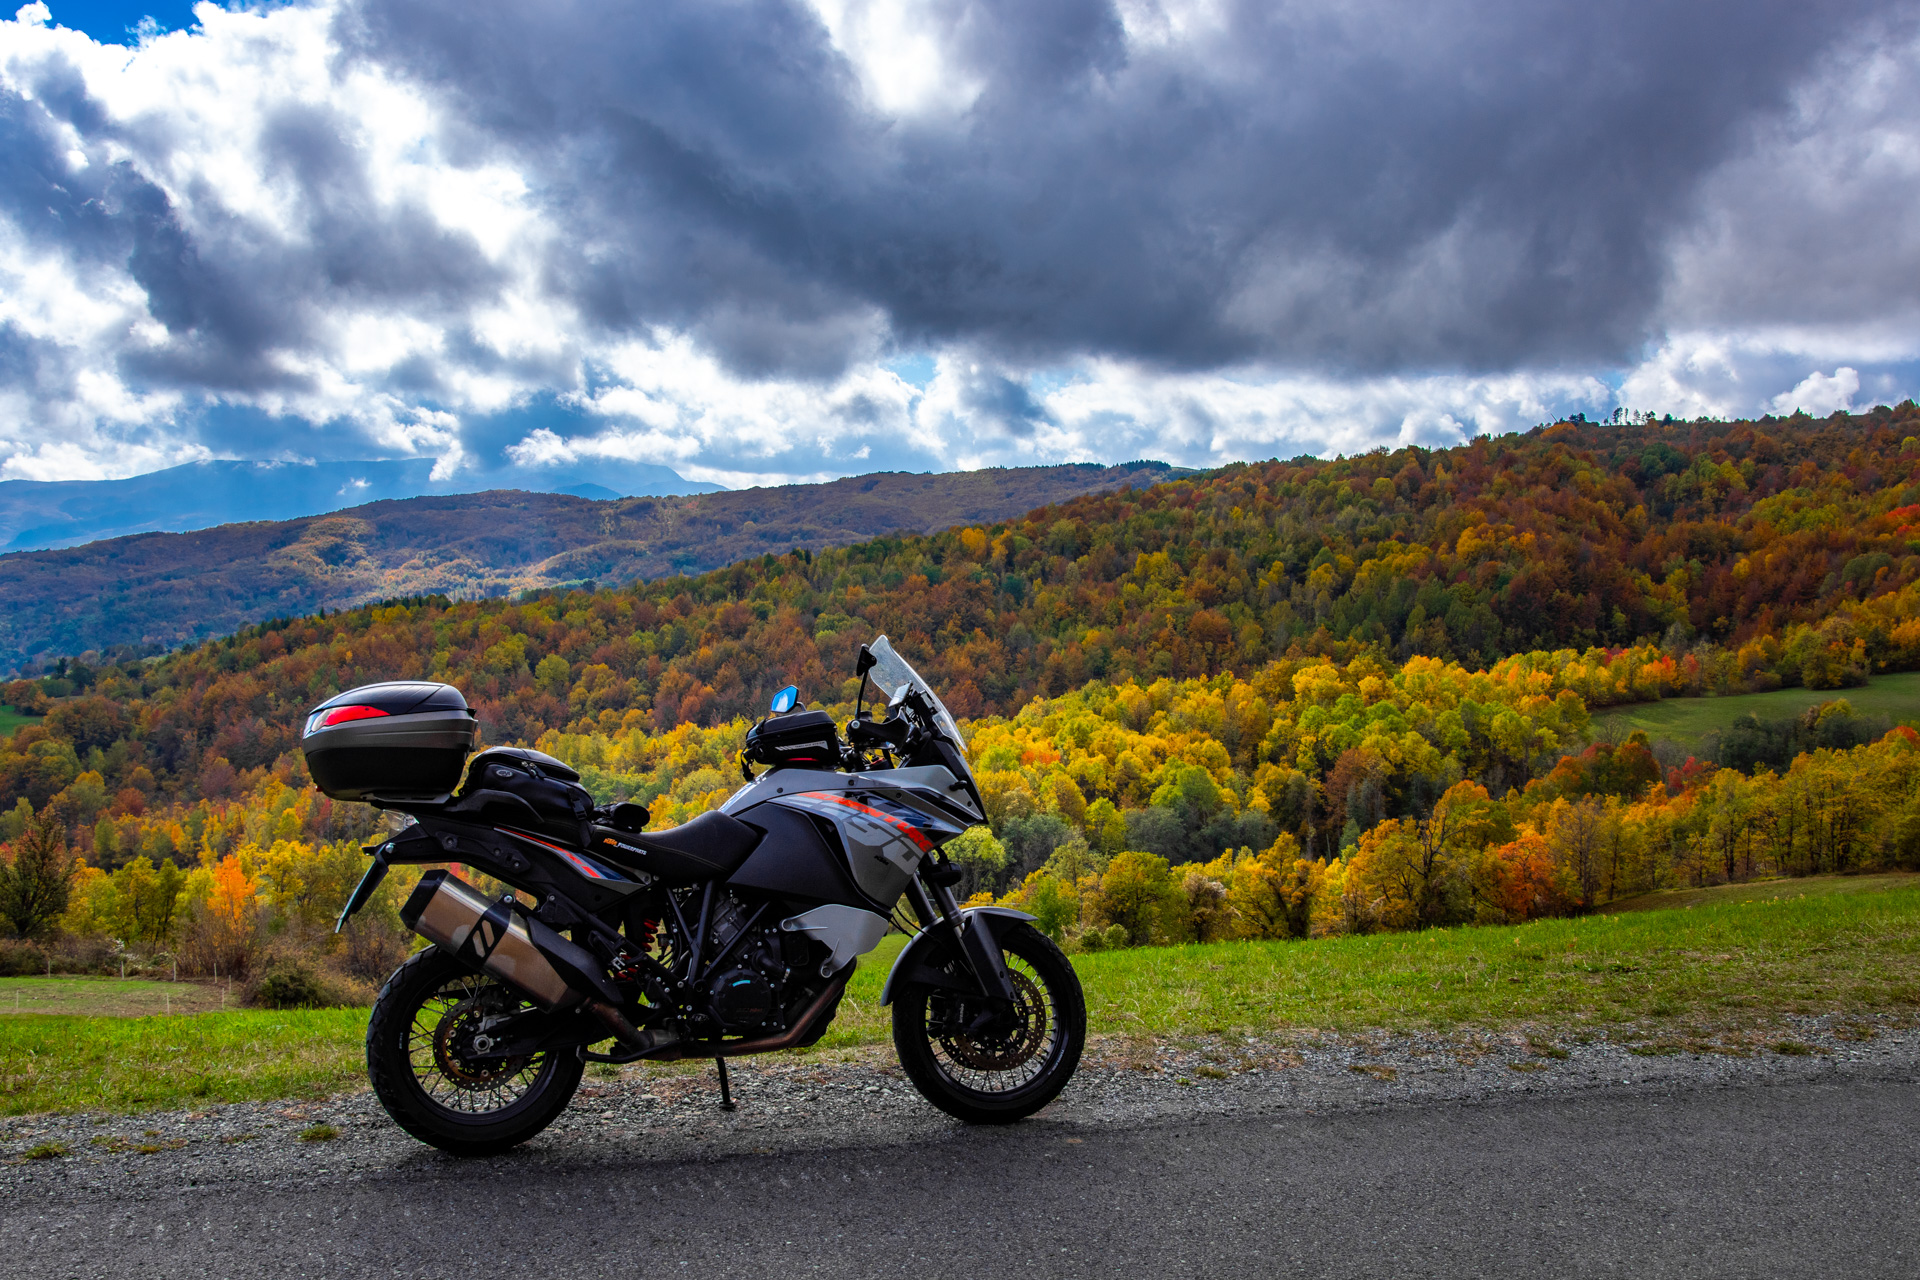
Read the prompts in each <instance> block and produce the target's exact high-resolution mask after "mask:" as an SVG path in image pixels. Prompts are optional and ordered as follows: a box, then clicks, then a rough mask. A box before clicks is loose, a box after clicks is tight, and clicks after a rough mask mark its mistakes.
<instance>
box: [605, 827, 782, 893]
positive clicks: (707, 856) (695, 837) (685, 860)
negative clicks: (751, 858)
mask: <svg viewBox="0 0 1920 1280" xmlns="http://www.w3.org/2000/svg"><path fill="white" fill-rule="evenodd" d="M759 842H760V833H759V832H758V831H755V830H754V829H753V828H752V827H749V826H748V825H746V824H745V823H744V822H738V821H735V820H734V819H732V818H729V817H728V816H727V815H726V814H724V813H721V812H719V811H718V810H713V811H710V812H707V813H703V814H701V815H700V816H699V817H697V818H695V819H693V821H691V822H684V823H682V824H680V825H679V826H677V827H667V828H665V829H664V830H661V831H620V830H616V829H615V828H613V827H604V826H601V825H599V824H598V823H596V824H595V825H594V828H593V851H594V853H596V854H598V855H599V856H600V857H602V858H605V859H606V860H607V861H609V862H612V863H614V864H616V865H618V866H622V867H626V868H628V869H629V870H633V871H644V872H646V873H647V874H648V875H651V876H654V877H656V878H658V879H659V880H661V881H663V882H665V883H667V884H670V885H681V884H698V883H699V882H700V881H702V880H717V879H721V878H723V877H725V876H729V875H731V874H733V872H734V871H735V870H737V869H738V868H739V866H740V864H741V863H743V862H745V861H746V860H747V855H748V854H750V853H752V852H753V847H754V846H755V845H756V844H758V843H759Z"/></svg>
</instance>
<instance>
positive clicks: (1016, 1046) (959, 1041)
mask: <svg viewBox="0 0 1920 1280" xmlns="http://www.w3.org/2000/svg"><path fill="white" fill-rule="evenodd" d="M1007 976H1008V977H1009V978H1011V979H1012V980H1013V1008H1012V1010H1010V1011H1009V1013H1008V1015H1007V1017H1006V1019H1005V1021H1003V1022H1002V1023H1001V1024H1000V1025H999V1026H996V1027H991V1028H989V1029H987V1030H985V1031H981V1032H976V1033H973V1034H969V1035H955V1036H943V1037H941V1040H940V1044H941V1046H942V1047H944V1048H945V1049H946V1051H947V1054H948V1055H949V1056H950V1057H951V1058H952V1059H953V1060H954V1061H955V1062H957V1063H959V1064H960V1065H961V1066H963V1067H966V1068H968V1069H969V1070H972V1071H1011V1070H1013V1069H1014V1068H1015V1067H1017V1066H1019V1065H1021V1064H1022V1063H1024V1062H1026V1061H1027V1059H1029V1058H1031V1057H1033V1055H1034V1054H1036V1053H1038V1052H1039V1051H1040V1046H1041V1045H1042V1044H1043V1043H1045V1041H1046V1038H1047V1003H1046V999H1045V997H1043V996H1042V995H1041V993H1040V988H1039V987H1038V986H1037V985H1036V984H1035V983H1034V981H1033V979H1032V978H1029V977H1028V976H1027V975H1026V974H1024V973H1022V972H1020V971H1019V970H1018V969H1009V970H1008V971H1007Z"/></svg>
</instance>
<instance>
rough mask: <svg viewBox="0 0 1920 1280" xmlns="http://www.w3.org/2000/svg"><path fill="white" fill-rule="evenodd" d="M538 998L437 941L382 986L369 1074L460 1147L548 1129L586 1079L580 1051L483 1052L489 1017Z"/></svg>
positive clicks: (390, 1109)
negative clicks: (476, 969)
mask: <svg viewBox="0 0 1920 1280" xmlns="http://www.w3.org/2000/svg"><path fill="white" fill-rule="evenodd" d="M531 1007H532V1006H531V1005H530V1004H529V1003H528V1002H527V1001H526V1000H525V999H524V998H522V997H521V996H520V995H519V994H518V993H517V992H515V991H513V990H512V989H511V988H509V987H505V986H502V985H501V984H500V983H498V982H496V981H494V980H493V979H492V978H490V977H487V976H486V975H485V974H476V973H473V972H471V971H470V970H468V969H467V968H466V967H465V966H464V965H462V964H460V963H458V962H457V961H455V960H454V959H453V958H452V957H451V956H448V955H446V954H445V953H444V952H442V951H439V950H438V949H435V950H431V951H423V952H421V953H420V954H419V955H417V956H414V957H413V958H412V959H410V960H408V961H407V962H406V963H405V964H403V965H401V966H400V967H399V969H397V970H395V971H394V974H393V976H392V977H391V978H388V979H387V984H386V986H384V987H382V988H381V989H380V994H379V996H377V997H376V998H375V999H374V1002H373V1017H372V1019H371V1020H370V1021H369V1022H368V1024H367V1075H368V1078H369V1079H371V1080H372V1082H373V1091H374V1093H375V1095H376V1096H378V1097H379V1099H380V1105H381V1106H383V1107H385V1108H386V1109H387V1114H388V1115H390V1116H392V1117H393V1119H394V1123H396V1124H398V1125H399V1126H400V1127H401V1128H402V1129H405V1130H406V1131H407V1132H408V1133H410V1134H412V1135H413V1136H414V1137H416V1138H418V1139H420V1141H422V1142H425V1143H429V1144H431V1145H432V1146H436V1147H438V1148H440V1149H441V1150H442V1151H446V1152H450V1153H452V1154H454V1155H461V1156H482V1155H492V1154H494V1153H495V1152H499V1151H505V1150H507V1149H508V1148H509V1147H515V1146H518V1145H520V1144H521V1143H522V1142H525V1141H526V1140H527V1139H528V1138H531V1137H532V1136H533V1135H534V1134H536V1133H539V1132H540V1131H541V1130H542V1129H544V1128H546V1127H547V1126H548V1125H549V1124H551V1123H553V1120H554V1117H556V1116H558V1115H559V1114H560V1113H561V1112H562V1111H564V1110H566V1107H567V1103H568V1102H570V1101H571V1100H572V1099H573V1091H574V1090H575V1089H577V1088H578V1087H579V1086H580V1076H581V1073H582V1072H584V1071H585V1070H586V1064H585V1063H584V1062H582V1061H581V1060H580V1056H579V1055H578V1054H577V1053H575V1052H574V1051H572V1050H571V1049H562V1050H555V1051H551V1052H548V1053H541V1054H535V1055H533V1056H531V1057H524V1058H486V1057H481V1056H479V1050H480V1048H481V1047H482V1046H484V1045H485V1043H486V1039H485V1037H486V1029H487V1027H488V1026H490V1025H492V1024H493V1022H494V1021H495V1020H497V1019H498V1018H500V1017H503V1016H505V1015H508V1014H513V1013H519V1012H521V1011H522V1010H525V1009H529V1008H531Z"/></svg>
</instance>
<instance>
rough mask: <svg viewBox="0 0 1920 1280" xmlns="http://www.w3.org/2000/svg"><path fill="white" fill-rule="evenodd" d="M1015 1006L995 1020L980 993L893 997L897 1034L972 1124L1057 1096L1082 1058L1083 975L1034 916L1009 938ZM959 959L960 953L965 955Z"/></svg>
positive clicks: (950, 1106)
mask: <svg viewBox="0 0 1920 1280" xmlns="http://www.w3.org/2000/svg"><path fill="white" fill-rule="evenodd" d="M1000 951H1001V955H1002V956H1003V957H1004V958H1005V959H1006V964H1007V973H1008V976H1009V977H1011V978H1012V979H1013V992H1014V1001H1013V1007H1012V1009H1011V1010H1006V1011H1003V1012H1001V1013H1000V1015H999V1016H998V1017H996V1018H993V1019H991V1020H988V1019H986V1018H984V1017H983V1015H985V1014H987V1013H988V1012H989V1010H988V1008H987V1006H986V1005H985V1004H984V1002H982V1001H981V1000H980V999H979V998H978V997H973V996H962V995H958V994H955V993H953V992H950V991H930V990H928V989H926V988H924V987H922V988H917V989H913V990H908V991H902V992H900V993H899V994H897V995H896V996H895V997H894V1001H893V1044H894V1048H895V1049H896V1050H897V1051H898V1052H899V1054H900V1065H901V1066H902V1067H903V1068H905V1070H906V1073H907V1078H908V1079H910V1080H912V1081H913V1084H914V1087H915V1088H916V1089H918V1090H920V1092H921V1094H922V1095H923V1096H925V1098H926V1099H927V1101H928V1102H931V1103H932V1104H933V1105H934V1106H936V1107H939V1108H940V1109H941V1110H942V1111H944V1112H946V1113H947V1114H948V1115H950V1116H955V1117H957V1118H959V1119H961V1120H964V1121H966V1122H967V1123H968V1124H1009V1123H1011V1122H1013V1121H1015V1120H1024V1119H1025V1118H1026V1117H1028V1116H1030V1115H1032V1114H1033V1113H1034V1112H1036V1111H1038V1110H1039V1109H1040V1108H1042V1107H1044V1106H1046V1105H1047V1104H1048V1103H1049V1102H1052V1101H1053V1100H1054V1098H1055V1097H1057V1096H1058V1095H1059V1093H1060V1090H1062V1089H1064V1088H1066V1085H1067V1081H1068V1080H1070V1079H1072V1078H1073V1072H1074V1069H1075V1068H1076V1067H1078V1066H1079V1065H1080V1053H1081V1050H1082V1049H1084V1048H1085V1047H1086V1041H1087V1005H1086V999H1085V997H1084V996H1083V995H1082V993H1081V990H1080V978H1079V975H1077V974H1075V973H1074V971H1073V965H1072V964H1071V963H1069V962H1068V960H1067V957H1066V956H1065V955H1063V954H1061V951H1060V948H1058V947H1056V946H1054V945H1053V943H1052V941H1051V940H1049V939H1048V937H1047V936H1046V935H1045V934H1044V933H1041V932H1040V931H1039V930H1038V929H1035V928H1034V927H1033V926H1032V925H1030V924H1025V923H1022V924H1018V925H1015V926H1013V927H1012V928H1010V929H1008V930H1007V931H1006V933H1005V934H1004V935H1003V936H1002V937H1001V939H1000ZM955 963H956V966H957V963H958V962H955Z"/></svg>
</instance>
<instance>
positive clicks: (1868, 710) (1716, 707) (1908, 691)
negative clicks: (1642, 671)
mask: <svg viewBox="0 0 1920 1280" xmlns="http://www.w3.org/2000/svg"><path fill="white" fill-rule="evenodd" d="M1835 698H1845V699H1846V700H1847V702H1848V703H1849V704H1850V705H1851V706H1852V707H1853V709H1854V710H1855V711H1856V712H1858V713H1860V714H1861V715H1880V716H1885V717H1887V719H1889V720H1891V721H1893V722H1894V723H1895V724H1903V723H1906V722H1909V721H1911V722H1915V723H1920V671H1905V672H1901V673H1900V674H1898V675H1890V676H1875V677H1874V678H1873V679H1872V680H1871V681H1870V682H1868V684H1866V685H1865V686H1864V687H1863V688H1859V689H1775V690H1774V691H1773V692H1771V693H1741V694H1735V695H1733V696H1732V697H1726V698H1668V699H1666V700H1665V701H1663V702H1637V703H1634V704H1633V705H1632V706H1627V707H1619V708H1616V709H1615V710H1612V711H1607V712H1603V713H1599V714H1596V715H1595V716H1594V718H1593V722H1594V730H1595V732H1596V733H1597V732H1599V731H1600V729H1601V726H1602V725H1603V724H1604V723H1611V724H1614V725H1617V726H1619V729H1620V732H1621V733H1622V734H1623V735H1624V734H1627V733H1631V732H1632V731H1633V730H1635V729H1640V730H1643V731H1644V732H1645V733H1646V735H1647V736H1648V737H1649V738H1666V739H1669V740H1671V741H1673V742H1677V743H1680V744H1681V745H1683V746H1697V745H1699V742H1700V739H1701V738H1702V737H1703V736H1704V735H1706V734H1708V733H1712V732H1715V731H1716V730H1720V729H1724V728H1726V727H1727V726H1728V725H1730V724H1732V723H1733V722H1734V721H1735V720H1738V719H1739V718H1740V717H1741V716H1746V715H1752V716H1758V717H1759V718H1760V719H1762V720H1781V719H1785V718H1787V717H1789V716H1797V715H1799V714H1800V713H1801V712H1802V711H1805V710H1806V709H1807V708H1808V707H1817V706H1819V705H1820V704H1821V703H1823V702H1831V701H1832V700H1834V699H1835Z"/></svg>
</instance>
